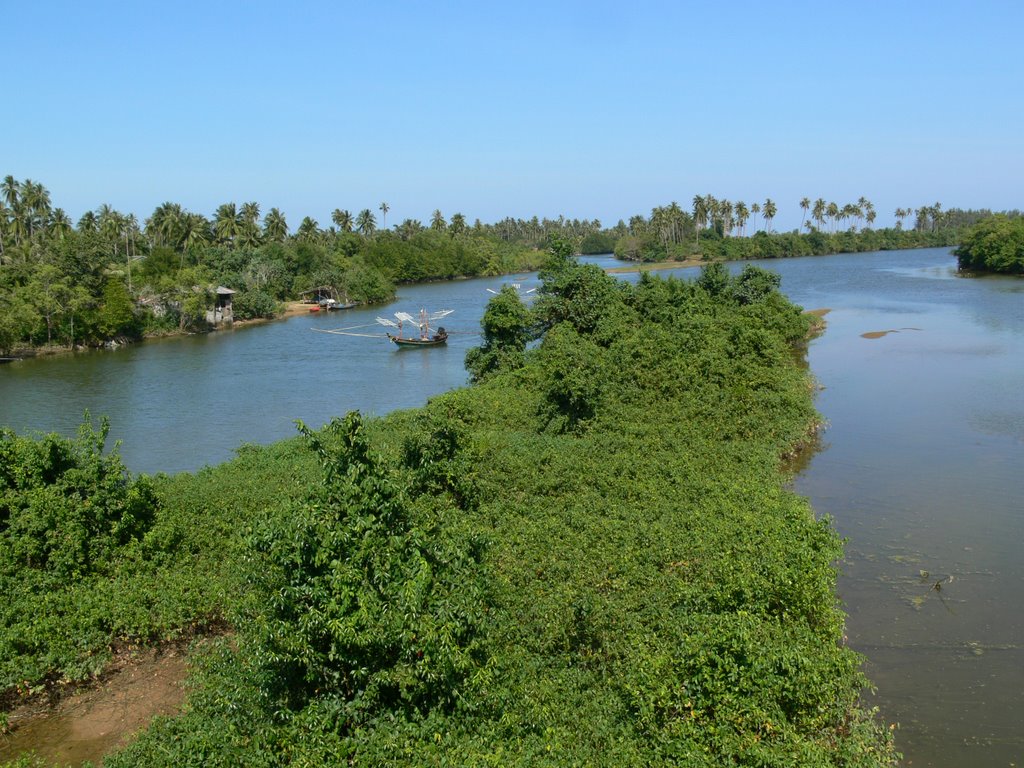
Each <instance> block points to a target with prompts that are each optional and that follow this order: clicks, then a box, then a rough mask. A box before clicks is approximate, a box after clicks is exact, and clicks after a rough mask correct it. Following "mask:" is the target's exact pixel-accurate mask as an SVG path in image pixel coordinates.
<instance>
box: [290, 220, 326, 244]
mask: <svg viewBox="0 0 1024 768" xmlns="http://www.w3.org/2000/svg"><path fill="white" fill-rule="evenodd" d="M295 237H296V239H298V240H303V241H305V242H308V243H315V242H316V241H317V240H319V239H320V225H319V224H318V223H317V221H316V219H314V218H311V217H309V216H307V217H306V218H304V219H303V220H302V223H301V224H299V228H298V230H297V231H296V232H295Z"/></svg>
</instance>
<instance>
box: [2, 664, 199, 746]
mask: <svg viewBox="0 0 1024 768" xmlns="http://www.w3.org/2000/svg"><path fill="white" fill-rule="evenodd" d="M187 672H188V670H187V662H186V658H185V653H184V649H182V648H176V647H171V648H165V649H163V650H161V651H148V652H146V653H143V654H140V655H139V656H137V657H134V658H132V659H131V660H128V661H126V662H124V663H123V664H122V665H121V666H120V668H119V669H117V670H116V671H114V672H113V673H111V674H110V676H109V677H107V678H106V679H105V680H104V682H103V683H102V684H101V685H100V686H98V687H96V688H93V689H91V690H87V691H84V692H82V693H77V694H75V695H73V696H69V697H67V698H65V699H63V700H62V701H61V702H60V703H59V704H57V705H56V706H55V707H53V708H40V707H39V706H38V705H36V706H34V707H31V706H28V707H23V708H21V709H19V710H15V711H14V712H11V713H10V715H9V722H10V727H11V729H12V732H11V733H9V734H6V735H3V736H0V761H3V760H11V759H15V758H17V757H18V756H19V755H20V754H22V753H24V752H29V751H35V752H36V753H38V754H39V755H40V756H41V757H43V758H45V759H46V760H48V761H50V762H54V763H58V764H60V765H67V764H71V765H79V764H81V763H83V762H85V761H87V760H89V761H92V762H93V763H96V764H99V763H100V762H101V760H102V758H103V755H105V754H106V753H108V752H111V751H112V750H114V749H115V748H117V747H121V746H123V745H125V744H127V743H128V742H129V741H130V740H131V738H132V737H133V736H134V735H135V734H137V733H138V732H139V731H140V730H142V729H143V728H145V727H146V726H147V725H148V724H149V721H150V720H152V719H153V717H154V716H156V715H172V714H174V713H176V712H177V711H179V709H180V708H181V704H182V702H183V700H184V697H185V692H184V688H183V686H182V684H183V682H184V680H185V677H186V675H187Z"/></svg>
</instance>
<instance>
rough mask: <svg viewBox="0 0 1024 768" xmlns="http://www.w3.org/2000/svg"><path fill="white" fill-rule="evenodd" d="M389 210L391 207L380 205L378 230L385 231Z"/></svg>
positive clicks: (385, 204) (384, 204)
mask: <svg viewBox="0 0 1024 768" xmlns="http://www.w3.org/2000/svg"><path fill="white" fill-rule="evenodd" d="M390 210H391V206H390V205H388V204H387V203H381V204H380V228H381V229H383V230H385V231H387V228H388V211H390Z"/></svg>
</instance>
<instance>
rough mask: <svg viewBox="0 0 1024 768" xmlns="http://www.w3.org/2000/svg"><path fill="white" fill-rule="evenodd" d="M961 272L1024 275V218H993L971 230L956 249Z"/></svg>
mask: <svg viewBox="0 0 1024 768" xmlns="http://www.w3.org/2000/svg"><path fill="white" fill-rule="evenodd" d="M956 255H957V260H958V262H959V265H960V269H963V270H970V271H975V272H1004V273H1007V274H1016V275H1019V274H1024V219H1022V218H1019V217H1017V218H1012V219H1011V218H1007V217H1006V216H1001V215H999V216H993V217H991V218H989V219H985V220H984V221H981V222H979V223H978V224H976V225H975V226H973V227H971V228H970V229H969V230H967V233H966V234H965V235H964V237H963V241H962V243H961V245H960V247H959V248H957V249H956Z"/></svg>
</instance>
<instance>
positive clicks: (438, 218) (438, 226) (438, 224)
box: [430, 208, 448, 232]
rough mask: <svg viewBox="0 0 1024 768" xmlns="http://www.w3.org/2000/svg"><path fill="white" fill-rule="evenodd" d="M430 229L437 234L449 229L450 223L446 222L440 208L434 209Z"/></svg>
mask: <svg viewBox="0 0 1024 768" xmlns="http://www.w3.org/2000/svg"><path fill="white" fill-rule="evenodd" d="M430 228H431V229H432V230H434V231H435V232H444V231H445V230H446V229H448V222H447V221H445V220H444V216H443V215H442V214H441V209H440V208H435V209H434V213H433V215H432V216H431V217H430Z"/></svg>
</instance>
